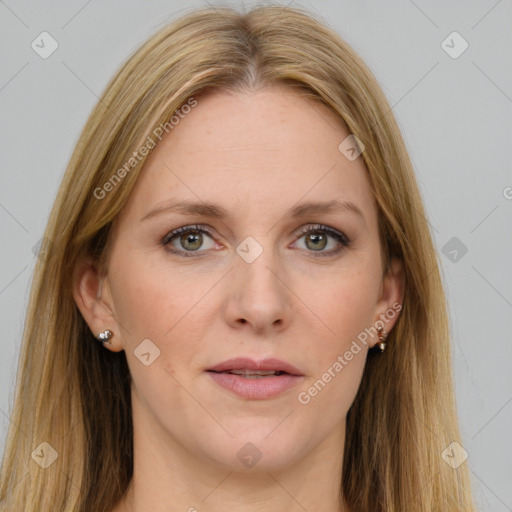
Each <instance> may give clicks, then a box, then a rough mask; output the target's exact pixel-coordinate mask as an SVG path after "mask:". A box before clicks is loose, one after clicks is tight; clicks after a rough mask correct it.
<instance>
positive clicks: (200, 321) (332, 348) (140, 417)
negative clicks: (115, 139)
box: [77, 88, 402, 469]
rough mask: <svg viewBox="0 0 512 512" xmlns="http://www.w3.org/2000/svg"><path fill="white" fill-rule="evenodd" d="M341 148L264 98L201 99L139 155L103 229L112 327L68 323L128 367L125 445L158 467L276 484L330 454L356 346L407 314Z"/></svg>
mask: <svg viewBox="0 0 512 512" xmlns="http://www.w3.org/2000/svg"><path fill="white" fill-rule="evenodd" d="M348 135H349V132H348V131H347V129H346V127H345V126H344V125H343V124H342V123H341V122H340V121H339V120H338V118H337V117H336V116H335V115H334V114H333V113H331V112H330V111H329V110H328V109H327V108H326V107H323V106H319V105H318V104H316V103H313V102H310V101H309V100H304V99H302V98H301V97H299V96H298V95H296V93H295V92H293V91H290V90H288V89H281V88H269V89H265V90H261V91H259V92H251V93H236V94H235V93H233V94H228V93H225V92H223V93H215V94H210V95H209V96H206V97H203V98H200V99H199V100H198V104H197V106H195V107H194V108H193V109H191V112H190V113H189V114H188V115H186V116H185V117H184V118H183V119H181V120H180V122H179V124H177V125H175V126H174V128H173V130H172V131H170V133H169V135H167V136H166V137H164V138H163V140H162V141H161V142H159V143H158V145H157V146H156V147H155V148H154V149H153V150H152V152H151V155H150V156H149V158H148V160H147V161H146V163H145V165H144V169H143V171H142V173H141V175H140V177H139V180H138V182H137V184H136V186H135V188H134V190H133V192H132V195H131V196H130V199H129V201H128V203H127V205H126V207H125V208H124V210H123V211H122V214H121V215H120V217H119V218H118V219H117V221H116V224H115V226H114V231H113V239H112V249H111V252H110V254H109V258H108V273H107V276H106V277H105V278H104V280H103V282H102V284H101V297H100V298H99V299H97V301H99V302H100V301H101V304H102V305H103V306H107V308H106V309H105V308H104V309H102V311H110V312H111V313H110V316H108V314H107V313H102V314H100V313H91V312H90V310H89V311H87V310H86V308H85V307H83V306H82V307H81V310H82V312H83V313H84V316H85V317H86V319H87V321H88V322H89V325H90V326H91V329H93V330H95V332H99V331H102V330H104V329H106V328H109V329H111V330H112V331H113V332H114V337H113V339H112V345H110V346H108V345H105V346H106V347H107V348H110V349H111V350H114V351H117V350H123V349H124V350H125V352H126V357H127V360H128V364H129V368H130V372H131V375H132V405H133V417H134V427H135V431H136V435H137V432H139V435H142V434H141V432H142V433H146V434H147V435H148V436H149V435H151V439H153V440H154V443H155V444H154V446H158V448H157V449H158V450H159V451H160V450H163V451H166V450H169V455H171V454H174V455H175V454H176V453H177V451H179V452H180V453H186V454H187V456H189V457H191V456H192V457H197V458H198V460H200V461H203V462H205V463H206V462H210V463H215V464H217V465H221V466H224V467H229V468H238V469H244V467H245V468H251V467H252V466H254V465H256V464H257V465H258V466H259V467H260V468H261V469H270V468H274V469H276V468H284V467H286V466H289V465H291V464H295V463H297V462H298V461H299V460H303V459H304V458H305V457H306V456H308V455H311V454H312V453H321V452H324V453H325V450H330V449H331V448H334V447H335V448H338V449H342V445H343V440H344V434H345V417H346V413H347V410H348V409H349V407H350V405H351V404H352V402H353V400H354V397H355V395H356V391H357V389H358V386H359V383H360V379H361V376H362V371H363V368H364V365H365V359H366V354H367V350H368V348H369V346H373V345H374V344H375V343H376V342H377V336H368V331H366V343H365V342H364V341H361V340H364V339H365V336H364V333H365V329H369V328H370V327H372V326H374V325H375V323H376V321H377V320H379V319H381V321H382V318H383V314H384V315H386V319H387V318H389V317H390V316H391V315H390V313H389V312H390V310H392V307H393V304H394V303H395V306H396V302H400V301H401V298H402V295H401V293H402V292H401V290H402V285H401V273H400V272H399V271H398V269H399V266H398V264H397V263H396V262H395V264H394V266H393V269H394V273H393V274H389V275H388V276H387V277H386V278H385V279H383V267H382V261H381V258H380V250H381V249H380V245H379V236H378V228H377V209H376V204H375V202H374V199H373V195H372V192H371V189H370V185H369V182H368V178H367V171H366V169H365V166H364V164H363V160H362V157H358V158H356V159H349V158H347V157H346V156H345V154H343V153H342V152H341V150H340V149H339V148H338V147H339V146H340V143H342V142H343V141H344V140H345V139H346V138H347V136H348ZM346 154H348V155H350V151H349V152H348V153H346ZM117 186H118V187H121V186H123V185H122V183H120V184H118V185H117ZM334 202H336V203H337V206H336V205H334ZM177 203H179V204H180V206H179V207H178V206H176V207H173V205H176V204H177ZM320 203H321V204H322V205H324V206H322V207H320V206H319V205H320ZM327 204H330V205H331V206H330V207H327V206H325V205H327ZM186 229H190V231H186ZM176 230H180V231H179V232H177V233H175V234H173V232H175V231H176ZM308 232H309V234H308ZM84 275H85V274H84ZM89 282H90V281H89ZM77 303H79V305H80V299H79V300H77ZM392 311H394V310H392ZM379 315H380V316H379ZM393 317H394V319H392V320H389V321H387V322H385V329H386V330H387V331H388V332H389V331H390V330H391V328H392V326H393V324H394V322H395V321H396V319H397V315H396V314H393ZM378 325H381V324H378ZM350 354H352V356H350ZM382 357H385V355H383V356H382ZM212 369H215V370H216V371H212ZM258 369H260V370H262V371H263V373H261V372H259V374H258V372H257V371H256V370H258ZM246 370H247V371H246ZM273 371H278V372H279V371H282V372H283V373H281V374H279V373H278V374H273V375H270V374H271V373H272V372H273Z"/></svg>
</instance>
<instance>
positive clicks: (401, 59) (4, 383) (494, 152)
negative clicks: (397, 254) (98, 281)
mask: <svg viewBox="0 0 512 512" xmlns="http://www.w3.org/2000/svg"><path fill="white" fill-rule="evenodd" d="M211 3H212V4H215V2H211ZM281 3H282V4H283V5H286V4H287V3H288V2H281ZM196 5H197V6H199V5H206V3H205V2H188V3H185V4H184V3H182V2H180V3H179V2H176V1H170V0H168V1H156V0H150V1H142V0H129V1H124V2H123V3H122V4H121V3H120V2H113V1H100V0H89V1H80V2H78V1H67V2H65V1H54V2H51V3H50V2H44V3H39V2H36V1H34V0H31V1H28V2H24V3H23V4H22V3H16V2H15V1H14V0H0V23H1V29H0V52H1V59H2V63H3V64H2V66H1V71H0V106H1V109H2V116H1V121H0V130H1V133H0V143H1V153H0V154H1V156H2V165H1V174H0V176H1V178H0V179H1V186H0V229H1V234H0V236H1V240H2V243H1V258H2V259H1V267H0V312H1V317H0V318H1V325H2V336H1V341H0V343H1V349H2V356H1V359H0V427H1V430H0V449H1V450H2V451H3V446H4V440H5V435H6V432H7V425H8V423H9V413H10V410H11V403H10V400H11V398H12V393H13V386H14V378H15V374H16V366H17V357H18V353H19V346H20V339H21V332H22V327H23V322H24V314H25V308H26V303H27V299H28V293H29V286H30V279H31V276H32V272H33V268H34V263H35V257H34V254H33V247H34V246H35V245H36V244H37V243H38V241H39V240H40V239H41V236H42V233H43V230H44V226H45V224H46V220H47V216H48V214H49V211H50V208H51V205H52V202H53V200H54V197H55V194H56V191H57V187H58V185H59V183H60V180H61V178H62V175H63V172H64V169H65V167H66V165H67V162H68V160H69V158H70V155H71V152H72V149H73V147H74V145H75V143H76V142H77V139H78V136H79V133H80V131H81V129H82V127H83V125H84V123H85V121H86V118H87V116H88V114H89V112H90V110H91V109H92V107H93V105H94V104H95V103H96V101H97V97H98V96H99V95H100V93H101V92H102V90H103V89H104V87H105V86H106V84H107V81H108V80H109V79H110V78H111V76H112V75H113V74H114V72H115V71H116V70H117V68H118V67H119V66H120V64H121V63H122V62H123V61H124V60H125V59H126V58H127V56H128V55H129V54H130V53H131V52H132V51H133V50H135V49H136V48H137V47H138V46H139V45H140V44H141V43H142V42H143V40H145V39H146V38H147V37H148V36H150V35H151V34H152V33H153V32H154V31H155V30H156V29H158V28H159V27H160V26H162V25H163V24H164V23H165V22H166V21H168V20H170V19H172V18H174V17H175V16H177V15H179V14H180V13H182V12H183V10H184V9H188V8H189V7H192V6H196ZM232 5H235V6H240V5H241V3H240V2H232ZM250 5H253V4H252V3H248V2H245V6H246V7H248V6H250ZM292 5H301V6H304V7H306V8H309V9H310V10H311V11H313V12H317V13H319V14H320V15H321V16H322V17H323V18H324V20H327V21H328V22H329V23H330V24H331V26H332V27H334V28H335V29H336V30H337V31H338V32H339V33H340V34H341V35H342V36H343V37H344V38H345V39H346V40H347V41H348V42H349V43H350V44H351V45H352V46H353V47H354V49H355V50H356V51H357V52H359V54H360V55H361V56H362V57H363V59H364V60H365V61H366V62H367V64H368V65H369V66H370V68H371V69H372V71H373V72H374V73H375V75H376V76H377V79H378V80H379V81H380V83H381V85H382V87H383V89H384V92H385V94H386V96H387V97H388V99H389V101H390V104H391V105H392V106H393V111H394V114H395V115H396V117H397V118H398V122H399V124H400V127H401V128H402V131H403V134H404V137H405V140H406V143H407V146H408V149H409V151H410V154H411V157H412V159H413V162H414V165H415V170H416V173H417V177H418V180H419V183H420V186H421V190H422V193H423V196H424V200H425V203H426V207H427V211H428V215H429V219H430V222H431V225H432V232H433V234H434V236H435V241H436V244H437V247H438V250H439V252H440V253H441V259H442V264H443V272H444V277H445V283H446V290H447V294H448V300H449V303H450V312H451V325H452V333H453V347H454V368H455V378H456V391H457V400H458V408H459V414H460V420H461V428H462V434H463V444H464V448H465V449H466V450H467V452H468V453H469V458H468V463H469V466H470V469H471V476H472V480H473V484H474V487H475V494H476V497H477V500H478V504H479V506H480V508H481V510H485V511H494V512H501V511H512V487H511V486H510V482H511V476H512V471H511V467H512V462H511V461H512V449H511V447H512V442H511V438H510V426H511V424H512V404H511V402H512V385H511V384H512V372H511V362H512V357H511V356H512V344H511V343H510V342H511V336H510V333H511V332H512V314H511V313H512V271H511V262H512V236H511V231H512V230H511V227H512V188H507V187H512V173H511V160H512V155H511V152H510V143H511V132H512V123H511V118H510V114H511V110H512V69H511V66H510V63H511V62H512V59H511V53H512V30H511V27H512V25H511V19H512V5H511V3H510V1H507V0H500V1H495V0H491V1H478V2H477V1H473V2H466V1H452V2H449V3H448V2H442V1H440V0H437V1H430V2H426V1H422V2H420V1H419V0H418V1H415V2H413V1H412V0H403V1H396V0H393V1H388V2H382V3H381V2H377V1H375V2H368V1H360V2H348V1H346V0H342V1H339V0H324V1H317V2H314V3H313V2H305V1H298V2H293V3H292ZM42 31H47V32H49V33H50V34H51V35H52V37H53V38H54V39H56V40H57V42H58V44H59V47H58V49H57V50H56V51H55V52H54V53H53V54H52V55H51V56H50V57H49V58H47V59H42V58H41V57H40V56H39V55H38V54H37V53H36V52H35V51H34V50H33V49H32V48H31V43H32V41H33V40H34V39H36V37H37V36H38V35H39V34H40V33H41V32H42ZM453 31H457V32H459V33H460V34H461V36H462V37H463V38H464V39H465V40H466V41H467V42H468V44H469V47H468V49H467V50H466V51H465V52H464V53H462V54H461V55H460V56H459V57H458V58H456V59H454V58H452V57H450V56H449V55H448V54H447V53H446V52H445V50H444V49H443V48H442V46H441V43H442V41H443V40H445V39H446V38H447V36H448V35H449V34H451V33H452V32H453ZM448 41H450V40H448ZM448 44H450V45H455V49H457V48H460V46H457V45H458V43H453V44H452V43H451V42H450V43H448ZM453 237H456V238H457V239H458V240H456V241H455V242H453V241H452V242H450V244H449V245H446V244H447V243H448V242H449V240H450V239H452V238H453ZM454 243H455V244H456V245H453V246H452V245H451V244H454ZM457 244H458V245H457ZM461 244H464V246H465V247H467V253H466V254H464V255H462V252H461V250H460V248H461V247H462V245H461ZM443 248H444V249H443ZM454 248H455V250H456V251H457V255H455V253H453V249H454ZM443 251H444V252H443ZM455 256H456V259H455V261H454V258H455Z"/></svg>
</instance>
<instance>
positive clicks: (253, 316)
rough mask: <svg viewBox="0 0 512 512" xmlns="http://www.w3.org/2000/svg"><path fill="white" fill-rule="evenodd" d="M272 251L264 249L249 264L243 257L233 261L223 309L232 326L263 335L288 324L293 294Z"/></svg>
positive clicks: (279, 329)
mask: <svg viewBox="0 0 512 512" xmlns="http://www.w3.org/2000/svg"><path fill="white" fill-rule="evenodd" d="M271 252H272V251H271V249H268V250H266V249H265V250H264V251H263V252H262V254H261V255H260V256H259V257H258V258H257V259H256V260H255V261H253V262H252V263H247V262H246V261H244V260H242V259H239V261H237V262H236V263H235V268H234V269H233V270H232V271H231V273H230V274H231V277H230V287H229V295H228V297H227V304H226V307H225V310H224V312H225V315H226V321H227V323H228V324H229V325H230V326H231V327H234V328H236V329H240V328H244V329H251V330H253V331H254V332H255V333H258V334H262V335H265V334H271V333H276V332H280V331H282V330H284V329H286V328H287V327H288V325H289V324H290V321H291V318H292V312H293V306H292V300H293V293H292V292H291V290H290V288H289V287H288V286H287V284H286V281H287V279H286V276H285V275H284V271H283V269H282V268H281V267H280V266H279V264H278V262H276V260H275V258H273V256H272V254H271Z"/></svg>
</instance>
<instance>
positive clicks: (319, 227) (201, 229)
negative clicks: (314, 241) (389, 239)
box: [161, 224, 351, 258]
mask: <svg viewBox="0 0 512 512" xmlns="http://www.w3.org/2000/svg"><path fill="white" fill-rule="evenodd" d="M318 231H320V232H325V233H327V234H328V235H330V236H331V237H333V238H334V239H335V240H336V241H337V242H338V243H339V244H340V246H339V247H338V248H336V249H331V250H330V251H325V252H324V251H319V252H317V253H316V255H315V257H317V258H323V257H328V256H335V255H337V254H339V253H340V252H341V251H343V250H344V249H346V248H348V247H350V245H351V240H350V239H349V238H348V237H347V236H346V235H345V234H344V233H341V232H339V231H337V230H335V229H332V228H330V227H328V226H324V225H323V224H311V225H307V226H304V227H302V228H301V229H300V230H299V231H298V232H296V233H295V236H296V237H297V238H296V240H300V239H301V238H302V237H303V236H305V235H307V234H309V233H315V232H318ZM189 232H198V233H203V234H206V235H208V236H209V237H211V238H213V235H212V233H211V232H210V230H209V229H208V228H207V227H206V226H203V225H200V224H195V225H190V226H183V227H180V228H178V229H175V230H173V231H171V232H169V233H168V234H167V235H165V236H164V238H163V239H162V241H161V243H162V245H163V246H164V247H166V248H167V250H168V251H169V252H171V253H173V254H178V255H180V256H183V257H185V258H191V257H192V258H197V257H201V256H199V255H196V254H195V252H196V251H185V250H177V249H174V248H170V247H169V244H170V242H171V241H172V240H174V239H175V238H176V237H178V236H180V235H183V234H186V233H189ZM197 252H198V253H200V252H207V251H197ZM308 252H312V253H315V251H308Z"/></svg>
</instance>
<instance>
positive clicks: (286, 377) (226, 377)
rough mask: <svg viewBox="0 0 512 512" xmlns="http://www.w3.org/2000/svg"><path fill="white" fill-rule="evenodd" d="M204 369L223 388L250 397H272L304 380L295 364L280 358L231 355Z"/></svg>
mask: <svg viewBox="0 0 512 512" xmlns="http://www.w3.org/2000/svg"><path fill="white" fill-rule="evenodd" d="M206 372H207V373H208V374H209V376H210V377H211V378H212V380H213V381H214V382H215V383H216V384H218V385H219V386H221V387H222V388H224V389H227V390H228V391H231V392H232V393H234V394H235V395H237V396H239V397H242V398H246V399H251V400H258V399H267V398H272V397H275V396H277V395H279V394H281V393H283V392H285V391H287V390H289V389H290V388H292V387H294V386H296V385H298V384H299V383H300V382H302V381H303V380H304V374H303V373H302V372H301V371H300V370H299V369H298V368H296V367H295V366H293V365H291V364H290V363H286V362H285V361H281V360H279V359H264V360H263V361H255V360H253V359H249V358H236V359H230V360H228V361H224V362H223V363H220V364H218V365H216V366H213V367H212V368H208V369H207V370H206Z"/></svg>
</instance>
